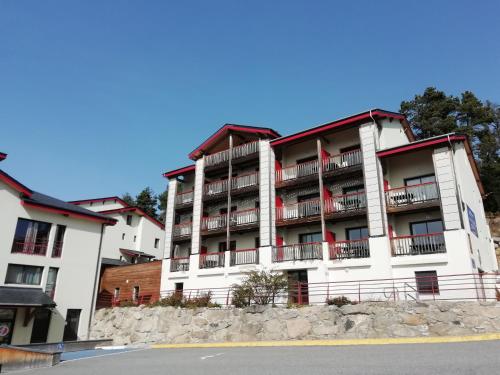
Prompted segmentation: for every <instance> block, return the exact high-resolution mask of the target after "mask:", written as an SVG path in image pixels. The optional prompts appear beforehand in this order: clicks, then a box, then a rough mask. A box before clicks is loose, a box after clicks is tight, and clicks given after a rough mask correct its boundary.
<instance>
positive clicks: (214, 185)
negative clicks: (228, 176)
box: [204, 180, 228, 197]
mask: <svg viewBox="0 0 500 375" xmlns="http://www.w3.org/2000/svg"><path fill="white" fill-rule="evenodd" d="M227 187H228V180H219V181H214V182H209V183H206V184H205V186H204V194H205V196H206V197H211V196H214V195H219V194H222V193H226V192H227Z"/></svg>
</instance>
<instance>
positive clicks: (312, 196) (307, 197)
mask: <svg viewBox="0 0 500 375" xmlns="http://www.w3.org/2000/svg"><path fill="white" fill-rule="evenodd" d="M318 198H319V193H313V194H306V195H299V196H298V197H297V202H307V201H312V200H315V199H318Z"/></svg>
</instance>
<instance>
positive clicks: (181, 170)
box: [163, 164, 196, 178]
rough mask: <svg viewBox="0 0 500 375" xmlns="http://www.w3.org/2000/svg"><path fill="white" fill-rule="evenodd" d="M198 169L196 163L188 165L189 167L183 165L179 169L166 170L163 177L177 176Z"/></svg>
mask: <svg viewBox="0 0 500 375" xmlns="http://www.w3.org/2000/svg"><path fill="white" fill-rule="evenodd" d="M195 169H196V165H194V164H193V165H188V166H187V167H182V168H178V169H174V170H173V171H170V172H165V173H163V177H165V178H172V177H175V176H180V175H183V174H185V173H188V172H192V171H194V170H195Z"/></svg>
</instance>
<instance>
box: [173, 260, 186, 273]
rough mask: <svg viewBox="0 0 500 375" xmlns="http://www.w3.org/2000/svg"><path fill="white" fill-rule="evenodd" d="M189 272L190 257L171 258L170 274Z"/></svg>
mask: <svg viewBox="0 0 500 375" xmlns="http://www.w3.org/2000/svg"><path fill="white" fill-rule="evenodd" d="M181 271H189V257H176V258H170V272H181Z"/></svg>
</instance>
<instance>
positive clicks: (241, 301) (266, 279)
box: [232, 271, 288, 307]
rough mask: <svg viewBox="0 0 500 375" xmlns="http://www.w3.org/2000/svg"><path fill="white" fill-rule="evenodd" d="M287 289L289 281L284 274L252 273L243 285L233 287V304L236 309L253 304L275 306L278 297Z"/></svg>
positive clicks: (247, 276) (248, 274)
mask: <svg viewBox="0 0 500 375" xmlns="http://www.w3.org/2000/svg"><path fill="white" fill-rule="evenodd" d="M287 287H288V280H287V277H286V275H285V274H283V273H275V272H266V271H260V272H259V271H251V272H249V273H247V275H246V278H245V280H243V282H242V283H241V284H235V285H233V286H232V288H233V299H232V303H233V305H234V306H236V307H245V306H249V305H251V304H255V305H269V304H273V305H274V302H275V299H276V296H277V295H279V294H280V293H282V292H284V291H285V290H286V289H287Z"/></svg>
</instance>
